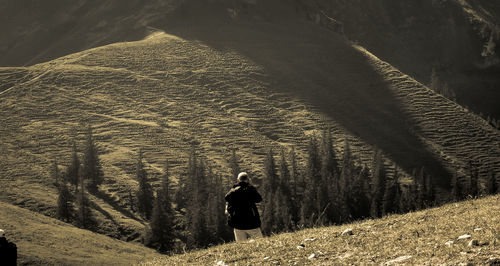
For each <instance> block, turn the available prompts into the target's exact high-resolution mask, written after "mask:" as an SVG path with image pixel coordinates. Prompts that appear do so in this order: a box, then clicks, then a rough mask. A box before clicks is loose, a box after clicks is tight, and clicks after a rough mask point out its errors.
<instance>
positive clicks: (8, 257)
mask: <svg viewBox="0 0 500 266" xmlns="http://www.w3.org/2000/svg"><path fill="white" fill-rule="evenodd" d="M0 264H1V265H6V266H11V265H16V264H17V246H16V245H15V244H14V243H11V242H9V241H7V238H5V231H4V230H2V229H0Z"/></svg>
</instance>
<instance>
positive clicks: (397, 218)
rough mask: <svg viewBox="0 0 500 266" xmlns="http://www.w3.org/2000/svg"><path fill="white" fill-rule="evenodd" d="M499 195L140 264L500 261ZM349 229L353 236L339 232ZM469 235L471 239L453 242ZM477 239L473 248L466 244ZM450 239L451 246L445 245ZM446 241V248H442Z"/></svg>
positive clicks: (413, 263) (488, 262)
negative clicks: (499, 234)
mask: <svg viewBox="0 0 500 266" xmlns="http://www.w3.org/2000/svg"><path fill="white" fill-rule="evenodd" d="M498 211H500V197H499V196H494V197H489V198H485V199H480V200H471V201H467V202H460V203H452V204H448V205H445V206H442V207H439V208H434V209H429V210H425V211H420V212H415V213H409V214H404V215H392V216H387V217H385V218H382V219H377V220H366V221H362V222H358V223H354V224H348V225H344V226H332V227H324V228H316V229H308V230H303V231H299V232H296V233H286V234H280V235H276V236H272V237H269V238H263V239H258V240H256V241H255V242H244V243H232V244H226V245H220V246H216V247H213V248H209V249H207V250H202V251H195V252H190V253H186V254H182V255H176V256H172V257H165V258H159V259H153V260H146V261H144V262H143V263H142V265H209V264H217V263H221V265H236V264H237V265H250V264H251V265H255V264H266V265H268V264H279V265H295V264H297V265H366V264H377V265H380V264H384V263H387V265H399V264H412V265H415V264H418V265H422V264H433V265H436V264H453V265H456V264H462V263H464V264H468V263H472V264H478V265H487V264H490V263H491V264H492V265H493V263H499V262H500V249H499V245H500V238H499V236H498V232H499V230H500V227H499V225H500V220H499V218H500V217H499V216H492V215H491V213H492V212H498ZM347 228H350V229H352V233H353V234H352V235H349V234H344V235H342V232H343V231H344V230H345V229H347ZM465 234H469V235H470V238H469V239H463V240H457V239H458V237H459V236H461V235H465ZM471 240H477V241H478V245H477V246H474V245H472V246H468V243H469V242H470V241H471ZM449 241H451V242H449ZM447 242H448V244H446V243H447Z"/></svg>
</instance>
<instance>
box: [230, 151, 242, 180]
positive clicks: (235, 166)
mask: <svg viewBox="0 0 500 266" xmlns="http://www.w3.org/2000/svg"><path fill="white" fill-rule="evenodd" d="M238 161H239V160H238V157H237V156H236V149H233V150H232V152H231V159H230V160H229V169H231V181H232V180H233V179H234V178H236V177H237V176H238V174H239V173H241V168H240V164H239V162H238Z"/></svg>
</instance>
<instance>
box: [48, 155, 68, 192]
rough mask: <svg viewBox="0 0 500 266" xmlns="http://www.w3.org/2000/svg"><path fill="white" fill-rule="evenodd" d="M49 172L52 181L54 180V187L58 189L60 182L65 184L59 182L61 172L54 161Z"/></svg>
mask: <svg viewBox="0 0 500 266" xmlns="http://www.w3.org/2000/svg"><path fill="white" fill-rule="evenodd" d="M50 172H51V176H52V179H53V180H54V185H55V186H56V187H59V185H60V183H61V182H62V183H63V184H64V183H65V181H64V180H61V172H60V171H59V166H58V165H57V161H54V162H53V163H52V169H51V171H50Z"/></svg>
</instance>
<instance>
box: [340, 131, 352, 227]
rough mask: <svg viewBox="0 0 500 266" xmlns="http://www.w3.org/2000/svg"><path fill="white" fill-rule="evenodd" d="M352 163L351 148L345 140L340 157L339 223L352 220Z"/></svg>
mask: <svg viewBox="0 0 500 266" xmlns="http://www.w3.org/2000/svg"><path fill="white" fill-rule="evenodd" d="M354 175H355V174H354V161H353V158H352V154H351V148H350V146H349V142H348V141H347V140H346V141H345V145H344V155H343V157H342V169H341V171H340V180H339V188H340V191H339V192H340V195H339V199H340V206H339V209H340V217H341V221H340V222H346V221H349V220H350V219H352V213H351V210H352V209H353V208H354V207H355V206H353V203H354V202H353V200H354V199H353V198H352V197H351V193H352V183H351V182H352V179H353V176H354Z"/></svg>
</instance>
